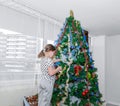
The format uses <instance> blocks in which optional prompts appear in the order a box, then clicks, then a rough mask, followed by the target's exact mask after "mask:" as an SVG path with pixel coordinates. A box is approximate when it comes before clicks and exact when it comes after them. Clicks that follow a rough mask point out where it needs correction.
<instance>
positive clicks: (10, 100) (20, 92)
mask: <svg viewBox="0 0 120 106" xmlns="http://www.w3.org/2000/svg"><path fill="white" fill-rule="evenodd" d="M36 93H37V90H35V88H34V86H33V85H30V84H28V85H22V86H21V85H20V86H19V85H17V86H8V88H4V89H0V106H23V97H24V96H31V95H34V94H36Z"/></svg>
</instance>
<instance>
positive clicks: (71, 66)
mask: <svg viewBox="0 0 120 106" xmlns="http://www.w3.org/2000/svg"><path fill="white" fill-rule="evenodd" d="M55 46H56V48H57V51H56V56H55V58H60V59H62V61H60V62H57V63H55V66H56V67H57V66H58V65H59V66H61V67H62V69H63V70H62V72H60V73H59V74H57V76H56V81H55V85H54V91H53V96H52V101H51V102H52V106H60V104H62V106H101V105H102V103H103V102H102V100H101V98H102V95H101V93H100V91H99V86H98V76H97V74H96V71H97V68H95V67H94V60H93V59H92V56H91V53H90V51H89V45H88V43H87V41H86V36H85V35H84V30H83V29H82V28H81V25H80V22H79V21H77V20H75V19H74V16H73V12H72V11H71V12H70V17H68V18H66V21H65V23H64V25H63V28H62V29H61V33H60V34H59V35H58V39H57V40H56V41H55Z"/></svg>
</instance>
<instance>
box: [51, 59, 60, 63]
mask: <svg viewBox="0 0 120 106" xmlns="http://www.w3.org/2000/svg"><path fill="white" fill-rule="evenodd" d="M59 61H61V59H54V60H53V62H54V63H55V62H59Z"/></svg>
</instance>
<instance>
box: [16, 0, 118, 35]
mask: <svg viewBox="0 0 120 106" xmlns="http://www.w3.org/2000/svg"><path fill="white" fill-rule="evenodd" d="M15 1H16V2H18V3H21V4H24V5H26V6H28V7H30V8H32V9H35V10H37V11H40V12H42V13H44V14H46V15H48V16H50V17H53V18H55V19H57V20H60V21H61V22H64V21H65V18H66V17H68V16H69V11H70V10H71V9H72V10H73V11H74V17H75V19H77V20H79V21H80V22H81V25H82V27H83V28H85V29H86V30H88V31H89V32H90V34H94V35H101V34H102V35H103V34H105V35H116V34H120V0H15Z"/></svg>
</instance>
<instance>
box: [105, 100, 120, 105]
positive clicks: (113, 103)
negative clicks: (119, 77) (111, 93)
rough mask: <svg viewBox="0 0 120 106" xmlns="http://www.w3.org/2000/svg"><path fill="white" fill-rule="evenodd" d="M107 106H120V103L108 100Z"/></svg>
mask: <svg viewBox="0 0 120 106" xmlns="http://www.w3.org/2000/svg"><path fill="white" fill-rule="evenodd" d="M106 106H120V103H117V102H112V101H108V102H107V103H106Z"/></svg>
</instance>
